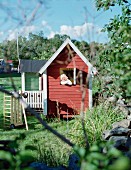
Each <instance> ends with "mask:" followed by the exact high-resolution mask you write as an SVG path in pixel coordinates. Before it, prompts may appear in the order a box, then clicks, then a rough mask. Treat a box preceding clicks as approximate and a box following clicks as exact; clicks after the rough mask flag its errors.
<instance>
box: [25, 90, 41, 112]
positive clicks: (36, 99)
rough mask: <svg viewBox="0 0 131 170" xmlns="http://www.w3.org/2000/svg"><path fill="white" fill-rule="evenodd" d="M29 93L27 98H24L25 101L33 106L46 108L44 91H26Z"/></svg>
mask: <svg viewBox="0 0 131 170" xmlns="http://www.w3.org/2000/svg"><path fill="white" fill-rule="evenodd" d="M24 93H27V94H28V95H27V98H24V101H25V102H26V103H27V104H28V105H30V107H31V108H39V109H44V105H43V98H44V92H43V91H24Z"/></svg>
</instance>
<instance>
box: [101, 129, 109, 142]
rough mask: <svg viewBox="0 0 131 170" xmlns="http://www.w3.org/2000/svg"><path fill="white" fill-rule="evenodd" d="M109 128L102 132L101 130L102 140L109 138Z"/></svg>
mask: <svg viewBox="0 0 131 170" xmlns="http://www.w3.org/2000/svg"><path fill="white" fill-rule="evenodd" d="M110 136H111V135H110V130H105V131H104V132H103V134H102V138H103V139H104V140H107V139H109V138H110Z"/></svg>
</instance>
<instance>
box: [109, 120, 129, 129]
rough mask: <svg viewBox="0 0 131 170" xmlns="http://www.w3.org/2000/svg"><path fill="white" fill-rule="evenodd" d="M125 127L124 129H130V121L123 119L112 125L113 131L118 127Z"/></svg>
mask: <svg viewBox="0 0 131 170" xmlns="http://www.w3.org/2000/svg"><path fill="white" fill-rule="evenodd" d="M120 126H121V127H124V128H129V127H130V120H128V119H123V120H121V121H119V122H115V123H113V124H112V127H113V129H114V128H117V127H120Z"/></svg>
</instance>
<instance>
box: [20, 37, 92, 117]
mask: <svg viewBox="0 0 131 170" xmlns="http://www.w3.org/2000/svg"><path fill="white" fill-rule="evenodd" d="M93 70H94V68H93V66H92V65H91V63H90V62H89V61H88V60H87V59H86V58H85V57H84V56H83V54H82V53H81V52H80V51H79V50H78V48H77V47H76V46H75V45H74V44H73V43H72V42H71V40H70V39H66V40H65V42H64V43H63V44H62V45H61V46H60V48H59V49H58V50H57V51H56V52H55V53H54V54H53V56H52V57H51V58H50V59H49V60H48V61H45V60H20V72H21V76H22V92H23V93H24V94H25V96H26V97H25V100H26V101H27V103H28V104H30V106H31V107H32V108H40V109H42V110H43V114H44V115H47V116H48V117H55V116H57V117H58V116H59V117H60V118H67V117H73V116H74V115H76V114H80V113H81V111H86V110H87V109H88V108H91V107H92V74H93ZM81 109H82V110H81Z"/></svg>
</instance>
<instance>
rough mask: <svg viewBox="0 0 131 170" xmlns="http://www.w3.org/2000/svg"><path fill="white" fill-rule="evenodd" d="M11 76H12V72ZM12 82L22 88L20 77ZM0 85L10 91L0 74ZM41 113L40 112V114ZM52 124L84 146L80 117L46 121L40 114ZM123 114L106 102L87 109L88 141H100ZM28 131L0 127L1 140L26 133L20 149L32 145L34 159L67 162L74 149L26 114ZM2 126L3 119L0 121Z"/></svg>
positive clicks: (7, 80)
mask: <svg viewBox="0 0 131 170" xmlns="http://www.w3.org/2000/svg"><path fill="white" fill-rule="evenodd" d="M12 76H13V75H12ZM13 79H14V83H15V84H16V86H17V89H20V88H21V80H20V76H19V75H17V76H14V77H13ZM0 84H1V86H2V87H4V88H6V89H8V90H13V89H12V88H11V83H10V82H9V77H7V75H6V76H5V77H4V76H3V75H0ZM0 102H1V110H0V120H2V116H3V104H2V103H3V94H2V93H0ZM41 116H42V115H41ZM42 118H43V119H44V120H45V121H46V122H47V123H49V125H50V126H51V127H53V128H54V129H56V130H57V131H58V132H59V133H61V134H63V135H64V136H66V137H67V138H68V139H70V141H72V142H73V143H75V144H76V145H80V146H84V145H85V141H84V138H83V130H82V126H81V119H80V117H77V118H75V119H73V120H71V121H62V120H61V121H58V119H52V120H46V118H45V117H44V116H43V117H42ZM122 118H123V115H121V114H118V113H116V111H115V110H114V108H112V107H111V106H108V105H107V104H101V105H99V106H98V107H95V108H93V109H92V110H90V111H87V114H86V117H85V128H86V132H87V135H88V140H89V143H90V144H92V143H94V142H95V141H97V142H98V141H102V137H101V136H102V132H103V131H104V130H106V129H110V128H111V124H112V123H113V122H115V121H119V120H121V119H122ZM27 122H28V126H29V131H26V129H25V127H24V126H23V127H17V128H16V129H12V130H5V129H3V126H0V136H1V140H2V139H5V140H6V139H8V140H14V139H15V138H16V137H18V136H19V135H20V134H23V133H24V134H25V138H24V139H21V140H19V149H20V150H24V148H25V146H27V145H32V146H35V147H36V148H37V151H30V153H31V154H32V155H33V156H34V158H35V160H36V161H39V162H45V163H46V164H47V165H49V166H58V165H65V166H66V165H67V164H68V158H69V155H70V153H72V152H73V150H72V148H70V147H69V146H68V145H67V144H65V143H63V142H62V141H61V140H60V139H58V138H57V137H55V136H54V135H53V134H51V133H50V132H49V131H47V130H46V129H45V128H44V127H43V126H42V125H41V124H40V123H39V122H38V120H36V118H34V117H33V116H27ZM0 125H2V121H1V124H0Z"/></svg>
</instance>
